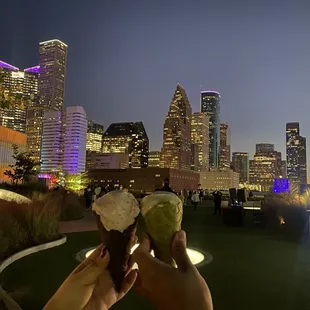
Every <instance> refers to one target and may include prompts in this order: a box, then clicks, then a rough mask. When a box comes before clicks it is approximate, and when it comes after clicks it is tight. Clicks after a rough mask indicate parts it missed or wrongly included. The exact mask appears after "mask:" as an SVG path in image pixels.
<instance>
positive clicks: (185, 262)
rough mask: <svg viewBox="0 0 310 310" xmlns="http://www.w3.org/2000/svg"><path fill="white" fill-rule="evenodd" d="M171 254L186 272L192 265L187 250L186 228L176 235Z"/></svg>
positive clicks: (179, 266)
mask: <svg viewBox="0 0 310 310" xmlns="http://www.w3.org/2000/svg"><path fill="white" fill-rule="evenodd" d="M171 254H172V257H173V258H174V260H175V262H176V263H177V265H178V268H179V269H180V270H181V271H184V272H185V271H187V269H188V268H189V267H190V266H192V263H191V261H190V259H189V257H188V255H187V251H186V233H185V231H184V230H180V231H178V232H176V234H175V235H174V238H173V241H172V249H171Z"/></svg>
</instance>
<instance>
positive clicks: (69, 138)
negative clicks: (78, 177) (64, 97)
mask: <svg viewBox="0 0 310 310" xmlns="http://www.w3.org/2000/svg"><path fill="white" fill-rule="evenodd" d="M64 125H65V128H64V150H63V170H64V171H65V172H67V173H69V174H76V173H81V172H84V171H85V164H86V136H87V117H86V113H85V111H84V109H83V107H80V106H74V107H67V108H66V113H65V118H64Z"/></svg>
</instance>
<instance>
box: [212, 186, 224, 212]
mask: <svg viewBox="0 0 310 310" xmlns="http://www.w3.org/2000/svg"><path fill="white" fill-rule="evenodd" d="M212 195H213V202H214V215H216V214H217V212H218V213H219V215H221V213H222V210H221V204H222V193H221V192H220V191H214V192H213V193H212Z"/></svg>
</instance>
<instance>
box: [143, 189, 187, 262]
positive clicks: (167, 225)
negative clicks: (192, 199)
mask: <svg viewBox="0 0 310 310" xmlns="http://www.w3.org/2000/svg"><path fill="white" fill-rule="evenodd" d="M141 210H142V215H143V217H144V220H145V224H146V229H147V233H148V235H149V236H150V238H151V241H152V246H153V248H154V253H155V257H157V258H158V259H160V260H161V261H163V262H166V263H168V264H170V265H175V262H174V260H173V258H172V257H171V243H172V240H173V237H174V235H175V233H176V232H177V231H179V230H181V223H182V217H183V205H182V201H181V200H180V199H179V198H178V197H177V196H176V195H175V194H173V193H168V192H155V193H154V194H152V195H149V196H147V197H145V198H144V199H143V200H142V202H141Z"/></svg>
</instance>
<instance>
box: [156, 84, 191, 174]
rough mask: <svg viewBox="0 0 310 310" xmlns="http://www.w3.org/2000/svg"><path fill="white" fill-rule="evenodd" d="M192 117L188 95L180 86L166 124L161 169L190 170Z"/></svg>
mask: <svg viewBox="0 0 310 310" xmlns="http://www.w3.org/2000/svg"><path fill="white" fill-rule="evenodd" d="M191 117H192V108H191V106H190V103H189V100H188V97H187V94H186V92H185V89H184V88H183V87H182V86H181V85H179V84H178V85H177V87H176V90H175V92H174V95H173V98H172V101H171V103H170V106H169V111H168V114H167V116H166V120H165V123H164V135H163V146H162V150H161V167H163V168H176V169H185V170H189V169H190V166H191Z"/></svg>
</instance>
